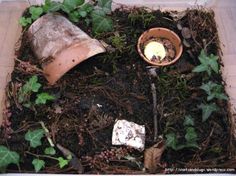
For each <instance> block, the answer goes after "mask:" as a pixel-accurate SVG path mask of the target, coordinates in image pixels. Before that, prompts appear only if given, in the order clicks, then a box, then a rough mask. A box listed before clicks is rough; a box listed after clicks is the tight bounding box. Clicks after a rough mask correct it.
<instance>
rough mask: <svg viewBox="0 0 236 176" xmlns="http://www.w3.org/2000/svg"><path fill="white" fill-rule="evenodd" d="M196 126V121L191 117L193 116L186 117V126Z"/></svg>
mask: <svg viewBox="0 0 236 176" xmlns="http://www.w3.org/2000/svg"><path fill="white" fill-rule="evenodd" d="M190 125H191V126H194V119H193V118H192V117H191V115H187V116H185V119H184V126H190Z"/></svg>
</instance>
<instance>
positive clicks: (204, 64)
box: [193, 50, 219, 76]
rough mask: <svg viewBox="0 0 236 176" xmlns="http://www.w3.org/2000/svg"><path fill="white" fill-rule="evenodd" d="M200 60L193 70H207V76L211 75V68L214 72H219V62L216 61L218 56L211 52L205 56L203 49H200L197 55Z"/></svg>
mask: <svg viewBox="0 0 236 176" xmlns="http://www.w3.org/2000/svg"><path fill="white" fill-rule="evenodd" d="M198 59H199V61H200V63H201V64H200V65H198V66H196V67H195V68H194V69H193V72H205V71H206V72H207V74H208V75H209V76H211V73H212V70H213V71H214V72H215V73H219V64H218V62H217V60H218V56H215V55H213V54H211V55H210V56H207V54H206V53H205V51H204V50H202V51H201V53H200V55H199V56H198Z"/></svg>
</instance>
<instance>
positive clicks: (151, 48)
mask: <svg viewBox="0 0 236 176" xmlns="http://www.w3.org/2000/svg"><path fill="white" fill-rule="evenodd" d="M144 55H145V56H146V58H147V59H149V60H151V59H152V58H153V57H156V58H160V60H163V59H164V58H165V57H166V50H165V47H164V45H163V44H161V43H159V42H156V41H151V42H149V43H148V44H147V45H146V46H145V48H144Z"/></svg>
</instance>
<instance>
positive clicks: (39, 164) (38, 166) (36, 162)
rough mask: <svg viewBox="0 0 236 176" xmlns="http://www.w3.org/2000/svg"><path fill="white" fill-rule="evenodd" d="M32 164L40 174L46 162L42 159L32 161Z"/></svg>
mask: <svg viewBox="0 0 236 176" xmlns="http://www.w3.org/2000/svg"><path fill="white" fill-rule="evenodd" d="M32 164H33V165H34V170H35V172H39V171H40V170H41V169H43V168H44V167H45V161H44V160H40V159H34V160H33V161H32Z"/></svg>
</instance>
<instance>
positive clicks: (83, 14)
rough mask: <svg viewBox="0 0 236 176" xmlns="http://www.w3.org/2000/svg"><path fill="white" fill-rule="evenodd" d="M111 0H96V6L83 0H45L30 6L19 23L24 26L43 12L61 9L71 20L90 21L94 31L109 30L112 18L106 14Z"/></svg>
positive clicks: (109, 8)
mask: <svg viewBox="0 0 236 176" xmlns="http://www.w3.org/2000/svg"><path fill="white" fill-rule="evenodd" d="M111 3H112V0H97V1H96V3H95V4H96V6H94V5H92V4H90V3H85V1H84V0H64V1H63V2H62V3H60V2H54V1H51V0H45V3H44V5H42V6H40V7H34V6H32V7H30V9H29V13H30V15H31V16H30V17H21V18H20V21H19V22H20V24H21V25H22V26H24V27H26V26H28V25H30V24H31V23H32V22H33V21H35V20H36V19H37V18H39V17H40V16H41V15H42V14H43V13H49V12H57V11H63V12H64V13H66V14H67V15H68V18H69V19H70V20H71V21H72V22H75V23H77V22H79V21H80V20H81V19H84V20H85V22H86V23H87V24H89V23H90V21H91V22H92V30H93V32H94V33H101V32H107V31H111V30H112V29H113V22H112V19H111V18H110V17H109V16H108V14H110V13H111Z"/></svg>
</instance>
